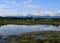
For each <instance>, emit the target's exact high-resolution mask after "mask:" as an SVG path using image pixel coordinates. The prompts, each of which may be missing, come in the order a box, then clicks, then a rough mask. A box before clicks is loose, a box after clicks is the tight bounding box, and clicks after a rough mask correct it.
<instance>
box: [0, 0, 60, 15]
mask: <svg viewBox="0 0 60 43" xmlns="http://www.w3.org/2000/svg"><path fill="white" fill-rule="evenodd" d="M30 15H35V16H60V0H0V16H30Z"/></svg>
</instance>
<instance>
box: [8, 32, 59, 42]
mask: <svg viewBox="0 0 60 43" xmlns="http://www.w3.org/2000/svg"><path fill="white" fill-rule="evenodd" d="M39 35H42V36H44V37H45V38H37V37H36V36H39ZM11 38H15V39H16V43H60V31H44V32H31V33H25V34H22V35H14V36H9V39H8V40H7V42H8V43H13V41H12V40H11Z"/></svg>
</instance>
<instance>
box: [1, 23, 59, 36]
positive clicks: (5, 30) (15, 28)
mask: <svg viewBox="0 0 60 43" xmlns="http://www.w3.org/2000/svg"><path fill="white" fill-rule="evenodd" d="M48 30H56V31H60V26H53V25H12V24H9V25H3V26H0V35H14V34H22V33H25V32H33V31H48Z"/></svg>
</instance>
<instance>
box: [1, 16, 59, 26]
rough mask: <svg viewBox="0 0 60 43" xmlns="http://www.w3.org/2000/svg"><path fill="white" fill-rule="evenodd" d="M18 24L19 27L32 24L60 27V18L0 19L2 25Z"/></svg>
mask: <svg viewBox="0 0 60 43" xmlns="http://www.w3.org/2000/svg"><path fill="white" fill-rule="evenodd" d="M6 24H18V25H32V24H52V25H60V18H16V17H3V18H2V17H0V25H6Z"/></svg>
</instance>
